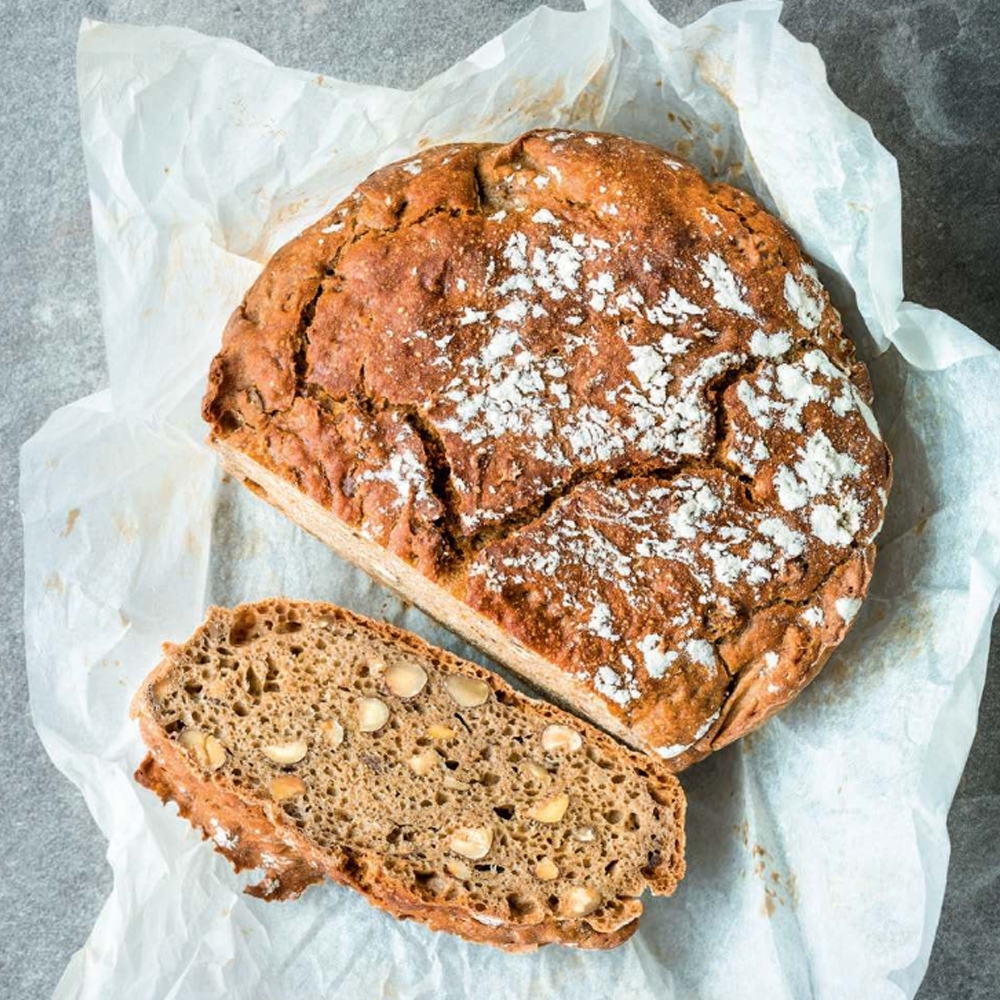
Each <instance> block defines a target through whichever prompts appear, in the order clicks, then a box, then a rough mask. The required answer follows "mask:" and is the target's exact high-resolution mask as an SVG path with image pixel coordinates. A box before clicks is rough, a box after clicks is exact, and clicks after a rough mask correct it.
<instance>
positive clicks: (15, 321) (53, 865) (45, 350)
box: [0, 0, 1000, 1000]
mask: <svg viewBox="0 0 1000 1000" xmlns="http://www.w3.org/2000/svg"><path fill="white" fill-rule="evenodd" d="M534 4H535V0H353V2H348V0H339V2H337V0H330V2H327V0H299V2H292V0H288V2H282V3H280V4H278V3H270V2H267V0H240V2H236V0H229V2H211V3H206V2H204V0H174V2H171V0H106V2H99V0H4V2H3V3H0V38H3V40H4V41H3V45H2V48H0V53H2V55H0V109H2V116H0V123H2V126H3V128H2V133H0V168H2V171H3V177H2V183H0V227H2V228H0V248H2V252H0V302H2V304H3V309H2V315H0V328H2V335H0V390H2V407H0V454H2V462H3V468H4V470H5V472H6V475H5V476H4V478H3V480H2V482H0V551H2V561H0V566H2V573H0V625H2V628H0V997H9V998H12V1000H13V998H17V1000H28V998H34V997H47V996H49V995H50V994H51V991H52V989H53V987H54V985H55V983H56V981H57V979H58V977H59V975H60V974H61V972H62V969H63V967H64V966H65V964H66V961H67V959H68V958H69V956H70V955H71V953H72V952H73V951H74V950H76V949H77V948H79V947H80V946H81V945H82V944H83V942H84V940H85V938H86V935H87V933H88V931H89V929H90V926H91V924H92V922H93V920H94V918H95V916H96V914H97V912H98V910H99V908H100V906H101V904H102V902H103V900H104V898H105V896H106V894H107V892H108V890H109V888H110V881H111V879H110V871H109V869H108V867H107V865H106V864H105V862H104V859H103V853H104V843H103V841H102V839H101V838H100V836H99V835H98V832H97V830H96V829H95V827H94V825H93V823H92V821H91V819H90V817H89V814H88V812H87V809H86V806H85V805H84V802H83V799H82V798H81V796H80V795H79V794H77V792H76V790H75V789H74V788H73V787H72V786H71V785H70V784H69V783H68V782H67V781H65V780H64V779H63V778H62V777H61V776H60V775H59V774H58V773H57V772H56V771H55V770H54V768H53V767H52V766H51V764H50V763H49V762H48V758H47V757H46V756H45V754H44V753H43V751H42V748H41V746H40V744H39V742H38V739H37V737H36V736H35V734H34V731H33V729H32V728H31V725H30V722H29V719H28V693H27V684H26V680H25V673H24V646H23V636H22V631H21V614H22V583H23V580H22V569H21V558H22V554H21V529H20V519H19V515H18V512H17V503H16V463H17V449H18V448H19V446H20V445H21V443H22V442H23V441H24V440H25V439H26V438H27V437H28V436H29V435H30V434H32V433H33V432H34V431H35V430H37V429H38V427H39V426H40V425H41V423H42V422H43V421H44V419H45V417H46V416H47V415H48V414H49V413H50V412H51V411H52V410H53V409H55V408H56V407H59V406H62V405H63V404H65V403H68V402H70V401H71V400H73V399H76V398H78V397H80V396H82V395H85V394H87V393H89V392H92V391H94V390H95V389H98V388H101V387H103V386H104V385H105V384H106V382H107V373H106V371H105V367H104V360H103V348H102V343H101V335H100V322H99V315H98V304H97V291H96V281H95V273H94V254H93V249H92V246H91V237H90V219H89V209H88V205H87V197H86V183H85V178H84V169H83V160H82V154H81V150H80V140H79V127H78V123H77V110H76V93H75V86H74V60H75V45H76V32H77V26H78V24H79V21H80V18H81V17H84V16H90V17H94V18H98V19H104V20H114V21H132V22H138V23H150V24H152V23H173V24H183V25H187V26H189V27H192V28H195V29H197V30H200V31H204V32H208V33H211V34H217V35H226V36H230V37H233V38H237V39H240V40H241V41H244V42H246V43H247V44H249V45H251V46H253V47H255V48H257V49H258V50H260V51H261V52H263V53H265V54H266V55H267V56H268V57H270V58H271V59H273V60H274V61H275V62H278V63H280V64H285V65H292V66H301V67H305V68H310V69H315V70H320V71H323V72H325V73H328V74H331V75H335V76H342V77H346V78H348V79H352V80H359V81H365V82H377V83H382V84H386V85H391V86H397V87H408V86H413V85H415V84H417V83H419V82H420V81H422V80H423V79H424V78H425V77H427V76H428V75H429V74H431V73H434V72H437V71H439V70H441V69H444V68H445V67H446V66H448V65H449V64H450V63H451V62H453V61H454V60H455V59H456V58H458V57H459V56H461V55H463V54H465V53H467V52H469V51H471V50H472V49H473V48H475V47H477V46H478V45H480V44H481V43H482V42H484V41H486V40H487V39H488V38H491V37H492V36H493V35H495V34H496V33H498V32H499V31H500V30H502V29H503V28H504V27H505V26H506V25H507V24H509V23H510V22H511V21H512V20H514V19H515V18H516V17H518V16H520V15H522V14H524V13H527V11H528V10H530V9H531V8H532V7H533V6H534ZM550 5H551V6H560V7H567V8H574V7H576V6H577V4H574V3H566V2H557V3H551V4H550ZM658 5H659V7H660V9H661V10H663V11H664V13H666V14H667V15H668V16H670V17H672V18H673V19H674V20H675V21H678V22H680V23H685V22H687V21H689V20H691V19H692V18H694V17H696V16H698V15H699V14H701V13H703V12H704V11H705V10H707V9H708V7H709V6H711V4H710V3H709V2H708V0H658ZM784 20H785V23H786V24H787V25H788V26H789V27H790V28H791V29H792V31H794V32H795V33H796V34H797V35H799V37H801V38H804V39H807V40H809V41H812V42H814V43H815V44H816V45H817V46H818V47H819V49H820V51H821V52H822V54H823V56H824V58H825V60H826V65H827V67H828V71H829V75H830V80H831V82H832V84H833V87H834V89H835V90H836V91H837V92H838V93H839V94H840V95H841V96H842V97H843V98H844V99H845V100H846V102H847V103H848V104H849V105H850V106H851V107H853V108H854V109H855V110H856V111H858V112H859V113H860V114H862V115H864V116H865V117H866V118H867V119H868V120H869V121H870V122H871V123H872V125H873V127H874V129H875V132H876V134H877V135H878V136H879V138H880V139H881V140H882V142H883V143H885V145H886V146H888V148H889V149H890V150H892V151H893V152H894V153H895V155H896V157H897V158H898V160H899V167H900V175H901V177H902V184H903V193H904V238H905V239H904V244H905V254H906V287H907V294H908V296H909V297H910V298H912V299H915V300H916V301H919V302H923V303H925V304H927V305H929V306H935V307H938V308H941V309H943V310H945V311H947V312H949V313H951V314H952V315H953V316H956V317H958V318H959V319H961V320H963V321H964V322H966V323H968V324H969V325H970V326H971V327H972V328H973V329H975V330H977V331H978V332H980V333H981V334H983V335H984V336H986V337H987V338H989V339H990V340H991V341H992V342H993V343H994V344H1000V321H998V312H1000V281H997V276H996V261H997V257H998V251H1000V247H998V239H997V219H998V217H1000V216H998V212H997V209H998V200H1000V185H998V184H997V162H998V153H1000V130H997V128H996V121H997V119H998V117H1000V82H998V77H997V74H996V70H995V65H996V62H995V61H996V58H997V54H998V51H1000V5H998V4H997V3H996V0H954V2H944V0H941V2H936V0H910V2H899V3H887V2H885V0H840V2H838V3H830V2H829V0H789V2H788V3H787V4H786V7H785V13H784ZM998 639H1000V633H998V630H997V629H996V628H995V629H994V644H993V657H992V659H993V664H992V670H991V671H990V674H989V677H988V679H987V683H986V690H985V693H984V698H983V705H982V709H981V712H980V728H979V734H978V736H977V738H976V742H975V745H974V746H973V750H972V755H971V758H970V760H969V764H968V767H967V769H966V773H965V777H964V779H963V781H962V784H961V786H960V788H959V791H958V795H957V797H956V800H955V804H954V807H953V809H952V813H951V819H950V824H949V825H950V828H951V832H952V837H953V840H954V849H953V856H952V861H951V871H950V875H949V884H948V891H947V895H946V898H945V905H944V913H943V916H942V919H941V927H940V931H939V934H938V938H937V942H936V945H935V948H934V952H933V955H932V958H931V964H930V970H929V972H928V974H927V978H926V980H925V982H924V985H923V987H922V989H921V992H920V997H921V998H922V1000H952V998H956V1000H957V998H962V1000H996V998H997V997H1000V948H998V947H997V944H998V942H1000V880H998V878H997V875H996V873H997V871H998V870H1000V836H998V834H1000V663H998V662H997V659H998V657H997V645H998ZM734 995H736V994H734ZM109 1000H117V998H109ZM859 1000H861V998H859Z"/></svg>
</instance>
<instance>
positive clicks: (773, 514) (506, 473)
mask: <svg viewBox="0 0 1000 1000" xmlns="http://www.w3.org/2000/svg"><path fill="white" fill-rule="evenodd" d="M871 401H872V396H871V387H870V384H869V381H868V376H867V373H866V371H865V369H864V366H863V365H861V364H860V363H859V362H858V361H857V360H856V357H855V352H854V347H853V345H852V344H851V343H850V341H849V340H848V339H847V338H846V337H844V335H843V330H842V326H841V322H840V317H839V315H838V314H837V311H836V310H835V309H834V308H833V307H832V305H831V304H830V301H829V298H828V296H827V294H826V292H825V290H824V289H823V287H822V285H821V283H820V281H819V277H818V275H817V272H816V271H815V269H814V268H813V267H812V265H811V264H810V263H809V262H808V260H807V259H806V258H805V257H804V256H803V254H802V252H801V250H800V249H799V247H798V245H797V244H796V242H795V240H794V239H793V238H792V236H791V235H790V234H789V232H788V231H787V230H786V229H785V228H784V227H783V226H782V225H781V223H780V222H778V221H777V220H776V219H774V218H773V217H772V216H770V215H768V214H767V213H766V212H765V211H764V210H763V209H762V208H761V207H760V205H758V204H757V203H756V202H755V201H754V200H753V199H752V198H750V197H749V196H748V195H747V194H745V193H744V192H742V191H740V190H738V189H736V188H734V187H730V186H729V185H726V184H718V183H716V184H713V183H709V182H708V181H706V180H705V178H703V177H702V176H701V175H700V174H699V173H698V171H697V170H695V169H694V168H693V167H691V166H690V165H688V164H686V163H684V162H683V161H681V160H678V159H677V158H675V157H673V156H671V155H669V154H667V153H665V152H664V151H663V150H660V149H657V148H656V147H653V146H650V145H646V144H643V143H638V142H635V141H632V140H630V139H626V138H623V137H621V136H613V135H606V134H597V133H587V132H570V131H552V130H539V131H534V132H529V133H527V134H525V135H523V136H521V137H520V138H518V139H516V140H514V141H513V142H511V143H509V144H507V145H503V146H500V145H485V144H484V145H478V144H463V145H451V146H444V147H439V148H436V149H430V150H426V151H424V152H422V153H420V154H419V155H418V156H415V157H411V158H410V159H408V160H406V161H403V162H401V163H397V164H393V165H390V166H388V167H385V168H384V169H382V170H379V171H378V172H376V173H375V174H373V175H372V176H371V177H369V178H368V179H367V180H366V181H365V182H364V183H362V184H361V185H360V186H359V187H358V188H357V190H356V191H355V192H354V193H353V194H351V195H350V196H349V197H348V198H346V199H345V200H344V201H343V202H341V203H340V204H339V205H338V206H336V207H335V208H334V209H333V210H332V211H331V212H329V213H328V214H327V215H326V216H325V217H324V218H323V219H321V220H320V221H319V222H317V223H316V224H315V225H314V226H312V227H310V228H309V229H307V230H306V231H305V232H303V233H302V234H301V235H300V236H299V237H298V238H296V239H295V240H293V241H292V242H291V243H289V244H287V245H286V246H285V247H283V248H282V249H281V250H280V251H279V252H278V253H277V254H275V256H274V258H273V259H272V260H271V261H270V262H269V264H268V265H267V266H266V267H265V269H264V272H263V274H262V275H261V277H260V278H259V280H258V281H257V282H256V284H255V285H254V286H253V287H252V288H251V289H250V291H249V292H248V293H247V296H246V298H245V300H244V302H243V303H242V305H241V306H240V307H239V309H237V311H236V313H235V314H234V315H233V317H232V319H231V321H230V323H229V325H228V327H227V329H226V331H225V334H224V337H223V345H222V350H221V352H220V353H219V355H218V356H217V357H216V359H215V360H214V362H213V364H212V369H211V372H210V376H209V385H208V391H207V393H206V396H205V401H204V408H203V411H204V415H205V418H206V420H207V421H208V422H209V423H210V425H211V435H210V440H211V442H212V444H213V445H214V447H216V448H217V449H218V451H219V452H220V454H221V456H222V460H223V463H224V465H225V466H226V468H227V469H228V470H229V471H231V472H232V473H234V474H235V475H236V476H238V477H239V478H240V479H241V480H242V481H244V482H246V483H247V484H248V485H249V486H251V488H253V489H254V490H255V491H256V492H257V493H259V494H261V495H262V496H264V498H265V499H267V500H268V501H269V502H271V503H272V504H274V505H275V506H277V507H279V508H280V509H281V510H283V511H284V512H286V513H287V514H288V515H289V516H290V517H292V518H293V519H294V520H296V521H298V522H299V523H300V524H302V525H304V526H305V527H306V528H308V529H309V530H310V531H312V532H313V533H315V534H316V535H318V536H319V537H320V538H322V539H323V540H324V541H325V542H327V543H328V544H329V545H331V546H332V547H333V548H334V549H336V550H337V551H338V552H339V553H341V554H342V555H344V556H345V557H347V558H349V559H352V560H353V561H355V562H356V563H358V564H360V565H362V566H363V567H365V568H366V569H368V570H369V571H370V572H372V573H373V574H375V575H377V576H379V577H380V578H381V579H383V580H385V581H387V582H388V583H390V585H392V586H393V587H395V589H397V590H398V591H399V592H400V593H401V594H402V595H403V596H404V597H406V598H407V599H408V600H410V601H413V602H414V603H416V604H418V605H419V606H421V607H422V608H424V609H425V610H427V611H428V612H430V613H431V614H433V615H435V616H436V617H437V618H439V619H440V620H441V621H442V622H444V623H445V624H447V625H448V626H450V627H451V628H452V629H454V630H455V631H457V632H459V633H461V634H462V635H463V636H465V637H466V638H468V639H470V640H471V641H473V642H476V643H478V644H479V645H481V646H482V647H484V648H485V649H487V650H488V651H489V652H490V653H491V654H492V655H493V656H495V657H497V658H498V659H499V660H500V661H501V662H503V663H505V664H506V665H507V666H509V667H511V668H512V669H514V670H516V671H518V672H519V673H521V674H522V675H524V676H525V677H526V678H527V679H528V680H530V681H532V682H533V683H534V684H536V685H538V686H540V687H541V688H543V689H544V690H546V691H547V692H548V693H550V694H551V695H552V696H554V697H555V698H557V699H561V700H562V701H564V702H565V703H567V704H569V705H571V706H572V707H573V708H574V709H575V710H577V711H580V712H581V713H583V714H586V715H588V716H589V717H590V718H592V719H593V720H594V721H596V722H597V723H598V724H600V725H601V726H603V727H604V728H606V729H607V730H608V731H610V732H613V733H615V734H616V735H618V736H619V737H621V738H622V739H623V740H625V741H627V742H628V743H630V744H631V745H633V746H635V747H638V748H642V749H646V750H649V751H652V752H654V753H656V754H658V755H659V756H660V757H662V758H664V759H665V760H667V762H668V764H669V766H671V767H672V768H674V769H680V768H682V767H684V766H686V765H687V764H689V763H691V762H692V761H694V760H697V759H698V758H700V757H702V756H704V755H705V754H706V753H708V752H710V751H711V750H712V749H716V748H718V747H720V746H723V745H725V744H726V743H728V742H730V741H731V740H733V739H735V738H737V737H738V736H740V735H741V734H742V733H744V732H746V731H748V730H749V729H752V728H753V727H754V726H756V725H758V724H760V722H762V721H763V720H764V719H765V718H767V716H768V715H770V714H772V713H773V712H774V711H776V710H778V709H780V708H781V707H782V706H783V705H785V704H786V703H787V702H788V701H790V700H791V699H792V698H793V697H795V695H796V694H797V693H798V692H799V691H800V690H801V689H802V688H803V687H804V686H805V684H807V683H808V682H809V680H810V679H811V678H812V677H813V676H814V675H815V674H816V672H817V671H818V670H819V669H820V668H821V666H822V664H823V663H824V661H825V660H826V658H827V656H828V655H829V653H830V651H831V650H832V649H833V648H835V647H836V645H837V644H838V643H839V642H840V641H841V640H842V639H843V637H844V635H845V634H846V631H847V629H848V627H849V626H850V623H851V621H852V620H853V618H854V617H855V615H856V613H857V610H858V607H859V605H860V602H861V600H862V599H863V598H864V596H865V593H866V592H867V589H868V585H869V580H870V576H871V571H872V564H873V560H874V552H875V548H874V542H873V539H874V537H875V535H876V533H877V531H878V529H879V527H880V525H881V523H882V519H883V514H884V509H885V503H886V499H887V493H888V489H889V485H890V481H891V467H890V457H889V453H888V451H887V449H886V447H885V445H884V444H883V442H882V440H881V437H880V435H879V430H878V427H877V425H876V422H875V420H874V417H873V416H872V412H871V409H870V404H871Z"/></svg>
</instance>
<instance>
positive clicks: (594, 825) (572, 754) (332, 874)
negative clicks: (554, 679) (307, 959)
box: [133, 600, 685, 950]
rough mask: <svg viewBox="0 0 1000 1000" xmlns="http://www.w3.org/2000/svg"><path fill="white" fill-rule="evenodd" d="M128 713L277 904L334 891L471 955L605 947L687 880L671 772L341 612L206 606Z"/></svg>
mask: <svg viewBox="0 0 1000 1000" xmlns="http://www.w3.org/2000/svg"><path fill="white" fill-rule="evenodd" d="M133 713H134V714H135V715H137V717H138V719H139V725H140V731H141V733H142V737H143V739H144V740H145V742H146V744H147V745H148V747H149V749H150V753H149V755H148V756H147V757H146V759H145V760H144V761H143V763H142V765H141V766H140V768H139V770H138V771H137V773H136V777H137V779H138V780H139V781H140V782H141V783H142V784H144V785H146V786H147V787H149V788H151V789H152V790H153V791H155V792H156V793H157V794H158V795H159V796H160V797H161V798H162V799H163V800H164V801H167V800H173V801H175V802H177V804H178V806H179V808H180V811H181V814H182V815H184V816H186V817H188V818H189V819H190V820H191V822H192V823H193V824H195V825H196V826H198V827H200V828H201V829H202V830H203V831H204V833H205V835H206V836H207V837H210V838H212V839H213V840H214V842H215V845H216V848H217V849H218V850H219V851H220V852H221V853H223V854H225V855H226V856H227V857H228V858H229V859H230V860H231V861H232V862H233V863H234V865H235V866H236V868H237V870H241V869H243V868H262V869H264V876H263V878H262V880H261V881H260V882H259V883H258V884H257V885H256V886H254V887H252V888H250V889H249V890H248V891H249V892H251V893H253V894H255V895H258V896H261V897H263V898H265V899H283V898H287V897H290V896H294V895H297V894H298V893H299V892H301V891H302V890H303V889H304V888H305V887H306V886H308V885H309V884H311V883H313V882H316V881H320V880H322V879H323V878H324V877H328V878H331V879H333V880H335V881H337V882H340V883H342V884H344V885H348V886H350V887H352V888H355V889H357V890H358V891H360V892H362V893H363V894H364V895H365V896H367V897H368V899H369V900H370V901H371V902H372V903H374V904H375V905H377V906H380V907H382V908H383V909H385V910H388V911H389V912H390V913H392V914H394V915H396V916H399V917H403V918H413V919H416V920H420V921H422V922H423V923H426V924H428V925H429V926H431V927H433V928H435V929H439V930H447V931H451V932H453V933H456V934H459V935H461V936H463V937H465V938H468V939H469V940H473V941H480V942H485V943H489V944H493V945H497V946H499V947H502V948H506V949H509V950H530V949H532V948H535V947H537V946H539V945H544V944H549V943H553V942H559V943H563V944H569V945H576V946H580V947H586V948H610V947H614V946H616V945H618V944H621V943H622V942H623V941H625V940H627V939H628V937H629V936H631V934H632V933H633V932H634V931H635V929H636V927H637V925H638V919H639V916H640V914H641V913H642V903H641V902H640V900H639V897H640V896H641V895H642V894H643V892H644V891H645V890H646V889H647V888H648V889H650V890H651V891H652V892H653V893H654V894H658V895H665V894H669V893H671V892H673V890H674V888H675V887H676V885H677V883H678V881H679V880H680V879H681V877H682V876H683V873H684V858H683V851H684V833H683V826H684V808H685V807H684V796H683V792H682V791H681V789H680V786H679V785H678V783H677V780H676V779H675V778H674V777H673V775H672V774H670V773H669V772H668V771H667V769H666V768H665V766H664V765H663V764H662V763H658V762H656V761H653V760H649V759H648V758H646V757H645V755H642V754H639V753H637V752H635V751H633V750H629V749H627V748H624V747H622V746H620V745H619V744H618V743H617V742H616V741H615V740H614V739H612V738H611V737H609V736H607V735H606V734H604V733H602V732H600V731H599V730H597V729H595V728H594V727H592V726H590V725H588V724H586V723H583V722H581V721H580V720H578V719H576V718H574V717H572V716H570V715H567V714H566V713H564V712H562V711H561V710H559V709H557V708H554V707H552V706H549V705H546V704H543V703H540V702H537V701H534V700H532V699H529V698H527V697H525V696H524V695H521V694H519V693H517V692H516V691H514V690H513V689H512V688H510V687H509V685H507V684H506V683H504V682H503V681H502V680H501V679H500V678H498V677H497V676H496V675H494V674H491V673H490V672H489V671H487V670H483V669H482V668H480V667H477V666H475V665H474V664H471V663H468V662H466V661H464V660H461V659H459V658H458V657H456V656H453V655H452V654H450V653H447V652H445V651H443V650H440V649H436V648H434V647H431V646H429V645H427V644H426V643H424V642H423V641H422V640H420V639H418V638H417V637H415V636H412V635H410V634H409V633H406V632H403V631H400V630H399V629H396V628H393V627H391V626H389V625H386V624H383V623H377V622H373V621H370V620H368V619H366V618H362V617H360V616H358V615H354V614H351V613H350V612H347V611H345V610H343V609H340V608H337V607H335V606H333V605H328V604H309V603H296V602H290V601H283V600H275V601H267V602H261V603H258V604H246V605H241V606H239V607H237V608H235V609H234V610H232V611H230V610H224V609H220V608H213V609H211V611H210V613H209V615H208V618H207V620H206V622H205V623H204V625H202V626H201V627H200V628H199V629H198V631H197V632H195V634H194V635H193V636H192V637H191V638H190V639H189V640H188V641H187V642H186V643H184V644H183V645H180V646H169V645H168V646H167V647H165V658H164V660H163V661H162V663H161V664H160V665H159V666H158V667H157V668H156V670H154V671H153V673H152V674H150V676H149V677H148V678H147V679H146V681H145V682H144V683H143V685H142V687H141V689H140V690H139V692H138V693H137V694H136V697H135V701H134V703H133Z"/></svg>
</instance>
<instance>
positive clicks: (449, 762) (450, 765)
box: [444, 760, 458, 771]
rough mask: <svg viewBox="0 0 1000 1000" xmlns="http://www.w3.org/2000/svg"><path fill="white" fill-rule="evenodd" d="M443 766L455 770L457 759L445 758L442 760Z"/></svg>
mask: <svg viewBox="0 0 1000 1000" xmlns="http://www.w3.org/2000/svg"><path fill="white" fill-rule="evenodd" d="M444 766H445V767H446V768H448V770H449V771H454V770H457V768H458V761H457V760H446V761H445V762H444Z"/></svg>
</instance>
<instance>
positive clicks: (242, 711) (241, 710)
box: [233, 701, 248, 719]
mask: <svg viewBox="0 0 1000 1000" xmlns="http://www.w3.org/2000/svg"><path fill="white" fill-rule="evenodd" d="M233 712H234V713H235V714H236V715H238V716H239V717H240V718H241V719H243V718H246V716H247V714H248V712H247V707H246V705H244V704H243V702H242V701H235V702H233Z"/></svg>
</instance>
